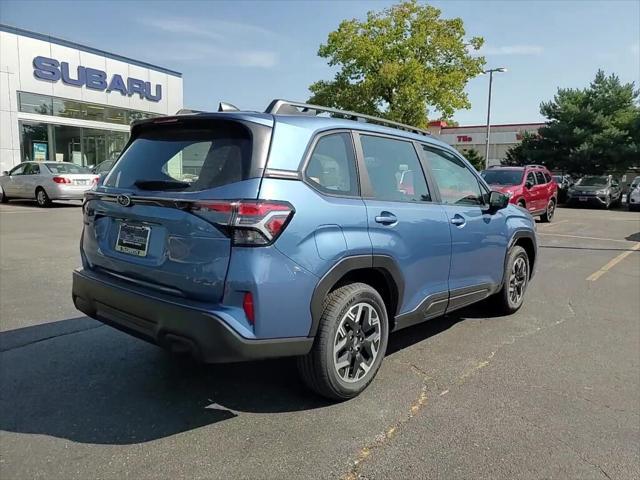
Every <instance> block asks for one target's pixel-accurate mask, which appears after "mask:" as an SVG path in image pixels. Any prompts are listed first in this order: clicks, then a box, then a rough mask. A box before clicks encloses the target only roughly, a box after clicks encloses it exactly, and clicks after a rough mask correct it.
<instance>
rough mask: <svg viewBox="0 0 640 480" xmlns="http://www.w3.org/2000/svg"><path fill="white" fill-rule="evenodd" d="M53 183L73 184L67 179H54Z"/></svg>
mask: <svg viewBox="0 0 640 480" xmlns="http://www.w3.org/2000/svg"><path fill="white" fill-rule="evenodd" d="M53 181H54V182H56V183H67V184H69V183H71V179H69V178H65V177H53Z"/></svg>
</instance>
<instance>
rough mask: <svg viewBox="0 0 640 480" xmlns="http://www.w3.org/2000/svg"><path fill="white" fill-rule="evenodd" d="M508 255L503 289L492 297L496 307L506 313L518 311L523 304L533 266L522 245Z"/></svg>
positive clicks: (515, 247) (514, 248)
mask: <svg viewBox="0 0 640 480" xmlns="http://www.w3.org/2000/svg"><path fill="white" fill-rule="evenodd" d="M508 255H509V257H508V259H507V262H506V266H505V272H504V282H503V284H502V289H501V290H500V291H499V292H498V293H496V294H495V295H494V296H493V297H491V301H492V303H493V304H494V306H495V307H496V309H497V310H499V311H500V313H503V314H505V315H508V314H511V313H515V312H517V311H518V310H519V309H520V307H521V306H522V303H523V302H524V294H525V292H526V291H527V286H528V285H529V277H530V268H531V267H530V264H529V256H528V255H527V252H526V251H525V249H524V248H522V247H521V246H519V245H516V246H514V247H513V248H512V249H511V250H510V251H509V253H508Z"/></svg>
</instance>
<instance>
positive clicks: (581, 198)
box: [578, 197, 588, 202]
mask: <svg viewBox="0 0 640 480" xmlns="http://www.w3.org/2000/svg"><path fill="white" fill-rule="evenodd" d="M578 200H580V201H581V202H586V201H587V200H588V198H587V197H578Z"/></svg>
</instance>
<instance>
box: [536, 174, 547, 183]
mask: <svg viewBox="0 0 640 480" xmlns="http://www.w3.org/2000/svg"><path fill="white" fill-rule="evenodd" d="M536 179H537V180H538V185H544V184H545V183H547V179H546V178H544V173H542V172H536Z"/></svg>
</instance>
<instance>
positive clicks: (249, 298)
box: [242, 292, 256, 325]
mask: <svg viewBox="0 0 640 480" xmlns="http://www.w3.org/2000/svg"><path fill="white" fill-rule="evenodd" d="M242 309H243V310H244V314H245V315H246V316H247V320H249V323H250V324H251V325H255V324H256V312H255V310H254V308H253V294H252V293H251V292H244V298H243V299H242Z"/></svg>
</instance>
